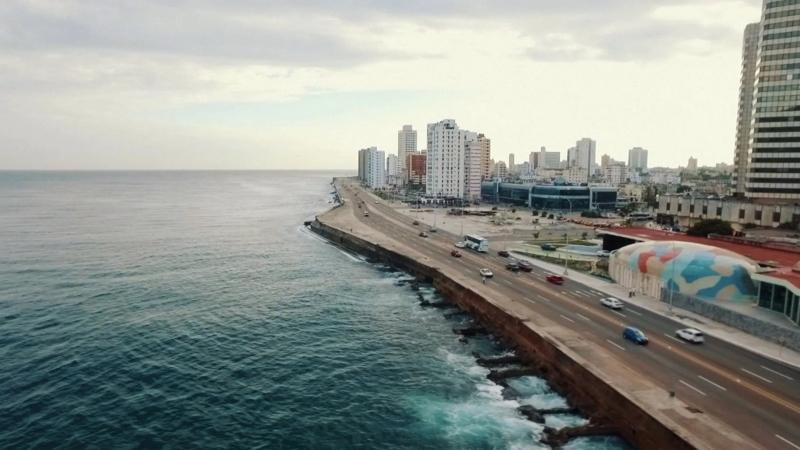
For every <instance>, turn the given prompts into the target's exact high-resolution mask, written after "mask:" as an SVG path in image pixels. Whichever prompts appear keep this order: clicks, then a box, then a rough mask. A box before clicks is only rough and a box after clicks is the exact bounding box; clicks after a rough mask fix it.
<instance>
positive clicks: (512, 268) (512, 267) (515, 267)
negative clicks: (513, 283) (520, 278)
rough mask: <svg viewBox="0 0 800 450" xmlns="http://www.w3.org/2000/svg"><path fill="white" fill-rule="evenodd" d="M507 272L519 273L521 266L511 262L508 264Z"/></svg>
mask: <svg viewBox="0 0 800 450" xmlns="http://www.w3.org/2000/svg"><path fill="white" fill-rule="evenodd" d="M506 270H510V271H512V272H519V264H517V263H515V262H510V263H508V264H506Z"/></svg>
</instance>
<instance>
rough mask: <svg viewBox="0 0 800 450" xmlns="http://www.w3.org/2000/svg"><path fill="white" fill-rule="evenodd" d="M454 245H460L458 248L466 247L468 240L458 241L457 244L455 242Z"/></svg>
mask: <svg viewBox="0 0 800 450" xmlns="http://www.w3.org/2000/svg"><path fill="white" fill-rule="evenodd" d="M453 245H455V246H456V247H458V248H465V247H466V246H467V243H466V242H464V241H458V242H456V243H455V244H453Z"/></svg>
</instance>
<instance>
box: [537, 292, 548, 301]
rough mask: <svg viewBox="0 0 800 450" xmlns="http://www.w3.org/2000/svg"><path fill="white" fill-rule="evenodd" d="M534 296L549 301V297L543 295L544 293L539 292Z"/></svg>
mask: <svg viewBox="0 0 800 450" xmlns="http://www.w3.org/2000/svg"><path fill="white" fill-rule="evenodd" d="M536 297H537V298H538V299H540V300H544V301H546V302H549V301H550V299H549V298H547V297H545V296H544V295H541V294H536Z"/></svg>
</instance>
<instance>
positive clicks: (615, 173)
mask: <svg viewBox="0 0 800 450" xmlns="http://www.w3.org/2000/svg"><path fill="white" fill-rule="evenodd" d="M603 178H605V180H606V181H607V182H608V184H610V185H611V186H619V185H621V184H624V183H626V182H627V181H628V168H627V167H626V166H625V163H624V162H621V161H612V162H610V163H608V165H607V166H606V168H605V171H604V172H603Z"/></svg>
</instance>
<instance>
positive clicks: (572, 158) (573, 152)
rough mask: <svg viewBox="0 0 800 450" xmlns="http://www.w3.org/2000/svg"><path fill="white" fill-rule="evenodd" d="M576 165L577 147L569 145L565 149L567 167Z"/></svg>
mask: <svg viewBox="0 0 800 450" xmlns="http://www.w3.org/2000/svg"><path fill="white" fill-rule="evenodd" d="M577 165H578V149H577V148H576V147H570V148H568V149H567V167H573V166H577Z"/></svg>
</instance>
